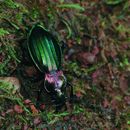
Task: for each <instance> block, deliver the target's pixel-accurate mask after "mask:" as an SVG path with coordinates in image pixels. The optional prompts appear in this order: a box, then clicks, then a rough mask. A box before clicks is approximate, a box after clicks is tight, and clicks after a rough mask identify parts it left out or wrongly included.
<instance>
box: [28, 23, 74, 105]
mask: <svg viewBox="0 0 130 130" xmlns="http://www.w3.org/2000/svg"><path fill="white" fill-rule="evenodd" d="M27 45H28V50H29V54H30V56H31V58H32V60H33V62H34V63H35V65H36V67H37V68H38V69H39V70H40V71H41V72H42V73H44V74H45V77H44V84H43V87H42V88H41V90H40V92H39V94H38V95H39V96H40V94H41V93H42V90H43V88H45V90H46V92H47V93H50V95H51V97H52V100H53V101H54V102H55V103H56V105H57V104H63V103H65V100H66V98H67V97H66V96H65V94H66V87H67V86H71V85H70V84H68V83H67V80H66V77H65V76H64V74H63V71H62V50H61V47H60V46H59V44H58V42H57V40H56V39H55V38H54V37H53V36H52V35H51V34H50V33H49V32H48V31H47V30H46V29H45V28H44V27H42V26H41V25H36V26H34V27H32V29H31V31H30V33H29V37H28V42H27ZM71 94H72V86H71ZM38 100H39V98H38Z"/></svg>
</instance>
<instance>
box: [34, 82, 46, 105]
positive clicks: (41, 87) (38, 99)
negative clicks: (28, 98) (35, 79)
mask: <svg viewBox="0 0 130 130" xmlns="http://www.w3.org/2000/svg"><path fill="white" fill-rule="evenodd" d="M43 84H44V81H43V82H42V83H41V86H40V90H39V91H38V95H37V101H36V106H38V107H39V102H40V96H41V94H42V92H43V89H44V86H43Z"/></svg>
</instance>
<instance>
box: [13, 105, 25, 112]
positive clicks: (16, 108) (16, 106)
mask: <svg viewBox="0 0 130 130" xmlns="http://www.w3.org/2000/svg"><path fill="white" fill-rule="evenodd" d="M14 111H15V112H17V113H23V109H22V107H21V106H19V105H15V106H14Z"/></svg>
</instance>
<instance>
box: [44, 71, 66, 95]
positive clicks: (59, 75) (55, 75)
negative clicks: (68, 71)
mask: <svg viewBox="0 0 130 130" xmlns="http://www.w3.org/2000/svg"><path fill="white" fill-rule="evenodd" d="M65 80H66V78H65V76H64V75H63V72H62V71H55V72H52V73H48V74H46V75H45V81H46V82H48V83H50V84H54V90H55V91H56V92H58V93H59V94H60V95H61V94H62V93H61V87H62V86H63V84H64V82H66V81H65Z"/></svg>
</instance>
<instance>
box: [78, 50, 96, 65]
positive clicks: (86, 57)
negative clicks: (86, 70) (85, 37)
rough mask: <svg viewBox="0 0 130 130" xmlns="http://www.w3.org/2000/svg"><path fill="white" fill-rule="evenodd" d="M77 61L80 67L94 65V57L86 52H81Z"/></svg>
mask: <svg viewBox="0 0 130 130" xmlns="http://www.w3.org/2000/svg"><path fill="white" fill-rule="evenodd" d="M77 60H78V61H79V62H80V63H81V64H82V65H85V66H86V65H88V64H93V63H95V60H96V56H95V55H94V54H92V53H88V52H81V53H79V54H78V56H77Z"/></svg>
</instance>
